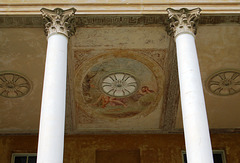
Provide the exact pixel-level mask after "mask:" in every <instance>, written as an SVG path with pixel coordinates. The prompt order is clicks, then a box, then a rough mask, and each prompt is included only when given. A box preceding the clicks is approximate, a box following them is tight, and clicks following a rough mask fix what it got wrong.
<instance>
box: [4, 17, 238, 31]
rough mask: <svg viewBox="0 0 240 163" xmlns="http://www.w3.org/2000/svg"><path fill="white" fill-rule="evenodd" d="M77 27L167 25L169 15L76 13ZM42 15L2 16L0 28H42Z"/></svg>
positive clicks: (216, 20) (217, 20)
mask: <svg viewBox="0 0 240 163" xmlns="http://www.w3.org/2000/svg"><path fill="white" fill-rule="evenodd" d="M75 19H76V26H77V27H99V26H117V27H123V26H136V27H139V26H161V25H163V26H167V25H168V23H167V15H165V14H164V15H76V16H75ZM224 23H227V24H234V23H235V24H240V16H236V15H235V16H233V15H232V16H216V15H213V16H204V15H201V19H200V20H199V24H200V25H215V24H224ZM43 26H44V24H43V21H42V17H40V16H0V28H42V27H43Z"/></svg>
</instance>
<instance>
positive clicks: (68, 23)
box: [40, 8, 76, 37]
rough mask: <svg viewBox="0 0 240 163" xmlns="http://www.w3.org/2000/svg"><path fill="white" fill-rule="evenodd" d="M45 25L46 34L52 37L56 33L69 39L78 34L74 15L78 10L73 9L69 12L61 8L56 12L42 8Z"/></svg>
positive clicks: (56, 9) (55, 10)
mask: <svg viewBox="0 0 240 163" xmlns="http://www.w3.org/2000/svg"><path fill="white" fill-rule="evenodd" d="M40 11H41V12H42V16H43V20H44V24H45V34H46V35H47V36H50V35H52V34H54V33H61V34H64V35H65V36H67V37H71V36H72V35H74V33H75V32H76V26H75V19H74V13H75V12H76V9H74V8H71V9H68V10H63V9H60V8H55V9H54V10H49V9H46V8H42V9H41V10H40Z"/></svg>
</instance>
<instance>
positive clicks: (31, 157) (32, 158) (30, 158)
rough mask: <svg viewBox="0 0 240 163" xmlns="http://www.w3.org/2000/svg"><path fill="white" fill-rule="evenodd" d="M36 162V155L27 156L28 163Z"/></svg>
mask: <svg viewBox="0 0 240 163" xmlns="http://www.w3.org/2000/svg"><path fill="white" fill-rule="evenodd" d="M36 162H37V156H29V157H28V163H36Z"/></svg>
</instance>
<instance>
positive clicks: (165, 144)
mask: <svg viewBox="0 0 240 163" xmlns="http://www.w3.org/2000/svg"><path fill="white" fill-rule="evenodd" d="M211 138H212V146H213V149H214V150H225V154H226V159H227V162H228V163H238V162H240V147H239V144H240V134H212V135H211ZM184 149H185V146H184V137H183V135H182V134H166V135H164V134H163V135H67V136H65V151H64V163H94V162H95V158H96V157H95V156H96V151H97V150H100V151H104V150H106V151H128V150H139V151H140V159H141V163H157V162H161V163H181V159H182V158H181V151H182V150H184ZM36 151H37V136H36V135H27V136H26V135H20V136H7V135H6V136H0V162H1V163H10V161H11V155H12V153H35V152H36Z"/></svg>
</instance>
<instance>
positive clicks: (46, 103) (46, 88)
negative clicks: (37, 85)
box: [37, 9, 75, 163]
mask: <svg viewBox="0 0 240 163" xmlns="http://www.w3.org/2000/svg"><path fill="white" fill-rule="evenodd" d="M41 11H42V12H43V16H44V18H45V19H47V20H51V22H53V23H52V24H48V25H46V34H47V36H48V47H47V56H46V63H45V74H44V84H43V93H42V106H41V118H40V127H39V138H38V153H37V162H38V163H61V162H63V149H64V128H65V100H66V75H67V44H68V36H69V31H68V28H67V27H65V24H64V22H66V21H68V20H69V18H70V17H72V16H73V15H69V14H66V11H67V12H69V13H71V12H73V13H74V12H75V9H70V10H65V11H64V10H62V9H55V10H53V11H51V10H47V9H42V10H41ZM59 13H62V15H64V16H65V17H64V16H62V15H61V16H62V17H61V16H59ZM57 21H58V22H57ZM62 29H63V30H62Z"/></svg>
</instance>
